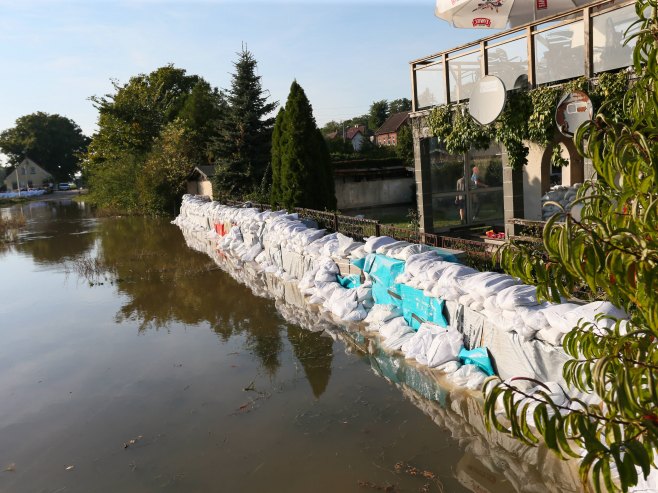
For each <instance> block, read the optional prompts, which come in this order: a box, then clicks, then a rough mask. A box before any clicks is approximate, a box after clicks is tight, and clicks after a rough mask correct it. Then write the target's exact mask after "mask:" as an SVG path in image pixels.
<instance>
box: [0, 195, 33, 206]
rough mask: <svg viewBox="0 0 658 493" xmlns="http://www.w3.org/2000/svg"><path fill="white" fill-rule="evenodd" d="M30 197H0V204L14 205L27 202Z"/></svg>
mask: <svg viewBox="0 0 658 493" xmlns="http://www.w3.org/2000/svg"><path fill="white" fill-rule="evenodd" d="M29 200H30V199H29V198H27V197H21V198H14V199H0V205H15V204H22V203H24V202H28V201H29Z"/></svg>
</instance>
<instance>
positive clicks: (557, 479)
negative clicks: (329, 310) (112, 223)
mask: <svg viewBox="0 0 658 493" xmlns="http://www.w3.org/2000/svg"><path fill="white" fill-rule="evenodd" d="M183 234H184V237H185V240H186V242H187V244H188V246H190V247H191V248H193V249H195V250H197V251H201V252H205V253H206V254H208V255H210V256H211V257H212V258H214V259H215V261H216V262H217V263H218V265H220V266H221V268H222V269H223V270H225V271H226V272H228V273H229V274H230V275H231V276H232V277H234V278H235V279H237V280H241V281H242V282H247V283H248V285H249V287H250V289H251V290H252V292H253V293H254V294H257V295H259V296H265V297H268V296H269V297H271V296H275V297H276V298H277V299H278V302H277V308H278V309H279V310H280V311H283V310H285V311H286V313H287V318H288V319H289V320H291V321H292V322H294V323H295V324H296V326H293V327H290V328H289V329H288V340H289V341H290V342H291V344H292V346H293V351H294V353H295V356H296V357H297V358H298V360H299V361H300V363H301V364H302V366H303V368H304V372H305V374H306V377H307V379H308V381H309V383H310V384H311V387H312V388H313V393H314V395H315V396H316V397H319V395H321V394H322V392H323V391H324V390H325V388H326V385H327V383H328V381H329V377H330V374H331V359H332V345H331V344H330V342H329V341H330V340H329V339H328V338H324V337H323V334H329V335H331V336H332V337H333V338H336V339H340V340H341V341H342V342H343V344H344V345H345V347H346V348H347V350H348V352H353V353H357V354H361V355H362V357H363V358H364V359H365V360H367V361H368V362H369V363H370V366H371V367H372V369H373V370H374V371H375V372H376V373H377V374H379V375H380V376H382V377H384V378H385V379H386V380H388V381H389V382H391V383H392V384H394V385H395V386H396V387H398V388H399V389H400V390H401V391H402V393H403V394H404V395H405V397H407V398H408V399H409V400H410V401H411V402H412V403H413V404H414V405H415V406H416V407H418V408H419V409H421V410H422V411H423V412H424V413H425V414H426V415H427V416H429V417H430V418H431V419H432V420H433V421H434V422H435V423H436V424H437V425H438V426H439V427H441V428H443V429H445V430H447V431H448V432H449V433H450V434H451V435H452V438H453V439H454V440H456V441H457V442H458V443H459V447H460V449H461V450H462V452H460V453H461V454H463V455H462V456H461V458H460V459H459V461H458V462H457V467H456V478H457V480H458V481H459V482H460V483H461V485H462V486H464V487H465V488H467V489H469V490H471V491H473V492H478V493H479V492H490V493H503V492H505V493H507V492H511V491H516V492H540V491H541V492H551V493H565V492H573V493H577V492H580V491H582V487H581V486H580V481H579V479H578V475H577V472H576V469H575V467H574V465H573V463H571V462H564V461H561V460H559V459H558V458H557V457H556V456H555V455H554V454H552V453H551V452H550V451H548V450H547V449H546V448H545V447H528V446H526V445H524V444H522V443H520V442H519V441H517V440H515V439H513V438H511V437H509V436H507V435H504V434H501V433H499V432H497V431H495V430H488V429H487V427H486V425H485V422H484V415H483V413H482V402H481V400H480V398H479V396H476V395H474V394H473V393H471V392H468V391H464V390H462V389H458V388H455V387H454V386H452V385H451V384H450V383H449V382H448V381H447V380H445V379H444V378H443V377H442V376H441V374H440V373H439V372H436V371H434V370H430V369H428V368H427V367H424V366H420V365H417V364H415V362H413V361H407V360H405V358H404V357H403V356H402V355H401V354H399V353H397V354H392V353H390V352H389V351H386V350H385V349H383V348H382V347H381V346H380V344H379V343H378V341H377V339H376V338H374V337H373V336H372V335H371V334H368V333H365V332H364V331H363V328H362V326H359V325H354V324H353V325H350V326H349V327H347V328H346V329H345V328H340V327H338V326H337V325H334V324H333V323H332V321H331V320H330V319H328V318H327V317H328V316H329V315H327V314H322V313H320V312H318V311H317V310H315V309H314V308H313V307H311V306H309V305H307V304H306V303H305V302H304V301H303V297H302V295H301V294H300V293H299V291H298V290H297V289H296V287H295V285H294V283H290V282H284V281H280V280H278V279H277V278H274V277H270V276H265V275H262V274H258V273H257V272H256V271H254V270H253V269H252V268H251V267H249V266H248V265H241V264H240V263H239V262H236V261H234V260H231V259H228V258H226V257H224V256H223V255H222V254H221V253H220V252H218V251H217V250H216V249H215V247H214V242H213V241H211V240H208V239H207V238H206V237H205V234H204V233H199V232H193V231H183ZM282 309H283V310H282ZM300 327H305V329H302V328H300ZM308 329H312V330H313V331H314V332H311V331H309V330H308ZM318 331H324V332H323V333H322V332H318ZM325 341H326V342H325ZM323 346H324V348H325V349H326V352H325V350H323Z"/></svg>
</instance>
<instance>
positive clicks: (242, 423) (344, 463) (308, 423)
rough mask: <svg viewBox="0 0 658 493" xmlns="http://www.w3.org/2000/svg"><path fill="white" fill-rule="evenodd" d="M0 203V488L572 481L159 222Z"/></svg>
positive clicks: (292, 487)
mask: <svg viewBox="0 0 658 493" xmlns="http://www.w3.org/2000/svg"><path fill="white" fill-rule="evenodd" d="M21 209H22V210H21ZM0 213H4V214H8V213H12V214H16V213H23V214H24V215H25V216H26V217H27V219H28V228H27V232H26V233H25V234H23V235H22V236H21V239H20V242H19V243H18V244H17V245H15V246H12V247H10V248H4V249H0V272H1V273H2V282H1V283H0V300H2V301H1V302H0V471H1V472H0V492H53V493H54V492H119V491H121V492H147V491H148V492H150V491H175V492H206V491H217V492H317V493H322V492H343V491H345V492H352V491H353V492H357V491H358V492H368V491H400V492H403V491H404V492H419V491H428V492H438V491H445V492H447V493H450V492H467V491H474V492H492V493H497V492H513V491H523V492H525V491H529V492H530V491H532V492H543V491H554V492H567V491H578V488H577V486H576V485H577V480H576V479H574V478H575V475H574V474H573V473H572V472H571V471H570V469H568V468H567V467H566V466H565V465H564V463H561V462H559V461H557V460H556V459H555V458H554V457H553V456H551V455H550V454H548V453H547V452H546V451H544V450H541V449H528V448H526V447H523V446H522V445H520V444H519V443H517V442H515V441H513V440H511V439H509V438H507V437H504V436H501V435H499V434H489V433H488V432H487V431H486V429H485V428H484V426H483V424H482V420H481V416H480V407H479V404H478V402H477V401H476V400H475V399H473V398H472V397H470V396H468V395H465V394H462V393H460V392H458V391H454V390H453V391H452V392H451V391H448V390H445V389H444V388H442V387H441V386H440V385H438V384H437V381H436V379H435V378H434V377H433V376H432V375H431V374H429V373H428V372H427V371H424V370H422V369H420V368H417V367H415V366H413V365H410V364H406V363H405V362H404V360H403V359H401V358H399V357H395V356H391V355H390V354H387V353H385V352H383V351H381V350H380V349H379V347H378V346H377V345H376V344H375V343H374V342H373V341H372V340H369V339H367V338H365V337H364V336H363V335H362V334H360V333H359V332H354V333H349V332H346V331H344V330H342V329H340V328H338V327H335V326H332V325H331V324H329V323H327V322H326V321H322V320H321V319H320V317H319V315H318V314H317V313H315V312H313V311H310V310H309V309H308V308H307V307H305V305H303V303H301V301H300V298H299V294H298V293H297V292H296V291H295V290H294V289H293V286H291V285H284V284H281V283H280V282H278V281H276V280H275V279H272V278H264V277H263V276H262V275H259V274H257V273H255V272H253V271H250V270H249V269H240V268H237V267H236V266H233V265H232V264H231V263H230V262H224V263H223V264H222V265H223V268H224V269H225V270H220V269H219V268H218V267H217V265H216V264H215V262H214V261H213V259H211V258H210V257H209V256H208V255H206V254H205V253H200V252H197V251H194V250H192V249H191V248H190V247H189V246H188V245H187V244H186V241H187V243H189V245H190V246H191V247H194V248H196V249H198V250H201V251H204V249H205V250H207V251H208V252H209V253H210V254H212V255H214V256H215V257H216V258H217V259H218V260H220V259H219V257H218V255H217V253H216V252H214V251H213V250H212V248H210V246H209V244H208V242H207V241H205V240H204V239H203V238H195V237H193V236H188V237H187V238H184V237H183V234H182V233H181V231H180V230H178V228H176V227H174V226H172V225H170V224H168V222H167V221H166V220H150V219H142V218H103V219H95V218H93V217H92V216H91V215H90V214H89V213H88V212H87V211H86V210H85V208H84V207H83V206H81V205H79V204H76V203H70V202H68V203H67V202H33V203H30V204H26V205H24V206H22V207H16V208H13V209H12V210H8V209H5V210H0ZM226 271H227V272H226ZM232 276H233V277H232ZM234 277H236V278H238V279H240V281H241V282H242V283H246V284H248V285H249V287H247V286H246V285H245V284H242V283H240V282H237V281H236V280H235V279H234ZM254 292H255V293H257V294H260V295H265V294H267V293H274V298H269V299H266V298H262V297H259V296H255V295H254ZM270 296H271V295H270ZM284 317H285V318H284ZM300 324H301V325H300ZM309 329H312V330H309ZM131 440H134V443H131ZM399 462H403V463H404V464H403V465H402V466H398V467H397V468H396V464H397V463H399ZM413 467H415V468H417V469H418V471H420V472H422V471H426V474H425V476H427V477H425V476H423V474H419V473H418V472H417V471H415V470H413V469H411V468H413ZM429 472H431V473H432V474H430V473H429ZM414 473H416V474H414ZM432 475H435V477H432ZM386 488H388V489H386Z"/></svg>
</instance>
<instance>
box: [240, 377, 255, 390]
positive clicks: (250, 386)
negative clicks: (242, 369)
mask: <svg viewBox="0 0 658 493" xmlns="http://www.w3.org/2000/svg"><path fill="white" fill-rule="evenodd" d="M242 390H243V391H245V392H249V391H250V390H251V391H252V392H256V387H254V381H253V380H252V381H251V383H250V384H249V385H247V386H246V387H245V388H244V389H242Z"/></svg>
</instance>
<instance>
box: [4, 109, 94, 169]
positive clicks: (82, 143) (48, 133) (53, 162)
mask: <svg viewBox="0 0 658 493" xmlns="http://www.w3.org/2000/svg"><path fill="white" fill-rule="evenodd" d="M88 144H89V138H88V137H86V136H85V135H83V133H82V130H81V129H80V127H79V126H78V125H77V124H76V123H75V122H74V121H73V120H71V119H70V118H66V117H64V116H61V115H57V114H54V115H50V114H48V113H43V112H41V111H39V112H37V113H32V114H30V115H25V116H21V117H20V118H18V119H17V120H16V125H15V126H14V127H12V128H9V129H7V130H5V131H4V132H2V133H1V134H0V151H2V152H3V153H4V154H6V155H7V156H8V157H9V163H11V164H13V165H17V164H19V163H20V162H21V161H23V159H25V158H26V157H29V158H30V159H32V160H33V161H35V162H36V163H37V164H38V165H39V166H41V167H42V168H43V169H45V170H46V171H48V172H49V173H50V174H51V175H53V176H54V177H55V179H56V180H57V181H69V180H71V178H72V176H73V174H74V173H76V172H77V171H78V170H79V169H80V155H81V154H83V153H84V152H85V151H86V150H87V145H88Z"/></svg>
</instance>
